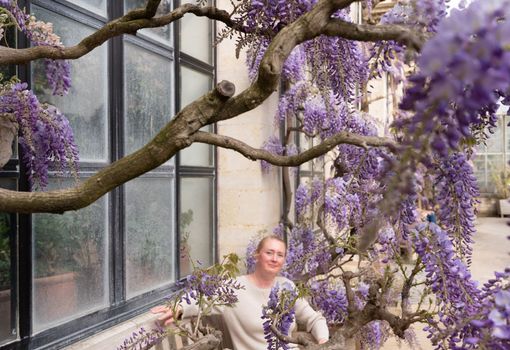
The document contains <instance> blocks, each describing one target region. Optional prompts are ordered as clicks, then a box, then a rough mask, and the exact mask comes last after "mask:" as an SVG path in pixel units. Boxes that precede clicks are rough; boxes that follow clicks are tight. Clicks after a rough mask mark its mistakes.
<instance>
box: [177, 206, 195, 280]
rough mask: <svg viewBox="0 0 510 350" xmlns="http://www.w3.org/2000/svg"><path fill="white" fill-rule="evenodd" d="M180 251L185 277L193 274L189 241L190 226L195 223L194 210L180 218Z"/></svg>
mask: <svg viewBox="0 0 510 350" xmlns="http://www.w3.org/2000/svg"><path fill="white" fill-rule="evenodd" d="M180 219H181V220H180V224H179V227H180V234H181V237H180V240H179V244H180V249H179V259H180V270H181V271H180V275H181V277H182V276H185V275H188V274H190V273H191V255H190V254H191V247H190V245H189V242H188V239H189V236H190V234H191V231H190V225H191V223H192V222H193V210H191V209H188V210H187V211H184V212H182V213H181V217H180Z"/></svg>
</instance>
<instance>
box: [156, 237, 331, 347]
mask: <svg viewBox="0 0 510 350" xmlns="http://www.w3.org/2000/svg"><path fill="white" fill-rule="evenodd" d="M286 250H287V247H286V244H285V242H284V241H283V240H282V239H281V238H279V237H277V236H268V237H265V238H263V239H262V240H261V241H260V242H259V244H258V246H257V249H256V250H255V261H256V264H255V271H254V272H253V273H251V274H249V275H244V276H240V277H238V278H237V280H238V281H239V283H240V284H241V285H243V286H244V289H241V290H239V291H238V294H237V297H238V300H239V301H238V302H237V303H236V304H235V306H234V307H225V308H221V309H220V310H219V311H218V312H221V314H222V315H223V319H224V321H225V324H226V325H227V327H228V331H229V333H230V337H231V338H232V343H233V345H234V349H235V350H265V349H266V348H267V343H266V340H265V339H264V330H263V326H262V324H263V320H262V318H261V316H262V307H263V306H264V305H267V302H268V300H269V293H270V292H271V288H272V287H273V286H274V285H275V284H276V283H278V284H279V285H282V284H284V283H290V284H292V282H291V281H289V280H288V279H286V278H284V277H281V276H278V273H279V272H280V270H281V269H282V267H283V264H284V262H285V254H286ZM181 306H182V317H183V318H186V317H191V316H193V315H196V314H197V311H198V310H197V307H196V305H193V303H192V305H188V304H182V305H181ZM151 311H152V312H153V313H163V315H162V316H160V317H159V318H158V320H159V321H160V322H161V323H163V324H165V325H168V324H171V323H172V322H173V313H172V311H171V310H169V309H168V308H167V307H165V306H157V307H155V308H153V309H152V310H151ZM295 316H296V319H297V320H298V321H299V322H300V323H303V324H304V325H306V330H307V331H308V332H311V333H312V335H313V336H314V338H315V339H316V340H317V342H318V343H319V344H322V343H325V342H326V341H327V340H328V338H329V331H328V327H327V324H326V319H325V318H324V317H323V316H322V315H321V314H320V313H318V312H316V311H314V310H313V309H312V308H311V306H310V305H309V304H308V302H307V301H306V300H304V299H298V300H297V302H296V304H295ZM294 328H295V322H294V325H293V326H292V327H291V331H292V330H293V329H294Z"/></svg>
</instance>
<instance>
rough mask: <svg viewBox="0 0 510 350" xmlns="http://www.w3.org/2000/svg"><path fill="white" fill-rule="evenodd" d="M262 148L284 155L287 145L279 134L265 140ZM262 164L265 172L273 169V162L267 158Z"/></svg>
mask: <svg viewBox="0 0 510 350" xmlns="http://www.w3.org/2000/svg"><path fill="white" fill-rule="evenodd" d="M262 149H264V150H266V151H268V152H270V153H273V154H277V155H283V154H284V152H285V147H284V146H283V145H282V142H281V141H280V139H279V138H278V137H277V136H271V137H270V138H269V140H267V141H265V142H264V144H263V145H262ZM260 165H261V167H262V170H263V171H264V172H269V170H271V164H270V163H268V162H266V161H265V160H263V161H261V162H260Z"/></svg>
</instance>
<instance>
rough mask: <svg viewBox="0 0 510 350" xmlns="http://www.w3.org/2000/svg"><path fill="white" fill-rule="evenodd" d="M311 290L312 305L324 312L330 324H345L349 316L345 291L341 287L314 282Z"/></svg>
mask: <svg viewBox="0 0 510 350" xmlns="http://www.w3.org/2000/svg"><path fill="white" fill-rule="evenodd" d="M310 290H311V297H312V298H311V302H312V304H313V305H314V306H315V308H316V309H318V310H320V311H321V312H322V314H323V315H324V317H325V318H326V320H327V321H328V324H330V325H341V324H343V322H344V321H345V318H346V316H347V297H346V296H345V289H344V288H343V287H340V286H330V285H329V284H328V283H327V282H326V281H323V282H312V283H311V286H310Z"/></svg>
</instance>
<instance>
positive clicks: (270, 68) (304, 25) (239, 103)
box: [213, 0, 409, 122]
mask: <svg viewBox="0 0 510 350" xmlns="http://www.w3.org/2000/svg"><path fill="white" fill-rule="evenodd" d="M356 1H357V0H321V1H319V2H318V3H317V4H316V5H315V7H314V8H313V9H312V10H311V11H310V12H308V13H306V14H304V15H302V16H301V17H300V18H298V19H297V20H296V21H294V22H293V23H291V24H289V25H288V26H287V27H285V28H283V29H282V30H281V31H280V32H279V33H278V34H277V35H276V36H275V37H274V39H273V40H272V42H271V44H270V45H269V47H268V49H267V50H266V52H265V54H264V57H263V58H262V60H261V62H260V65H259V72H258V75H257V79H256V80H255V81H254V82H253V84H252V85H251V86H250V87H248V88H247V89H246V90H244V91H243V92H242V93H240V94H239V95H238V96H236V97H234V98H232V99H231V100H230V101H229V102H228V103H227V104H226V105H225V108H224V109H223V111H222V113H221V114H220V115H218V116H216V117H215V118H214V119H213V121H214V122H218V121H220V120H226V119H230V118H233V117H235V116H237V115H239V114H242V113H244V112H246V111H249V110H251V109H254V108H255V107H257V106H259V105H260V104H261V103H262V102H263V101H264V100H265V99H267V98H268V97H269V96H270V95H271V94H272V93H273V92H274V91H276V90H277V88H278V83H279V80H280V75H281V72H282V69H283V65H284V63H285V61H286V59H287V57H288V56H289V55H290V53H291V52H292V50H293V49H294V48H295V47H296V46H297V45H299V44H301V43H303V42H305V41H307V40H311V39H313V38H316V37H318V36H320V35H322V34H327V35H338V36H342V35H343V31H345V34H346V35H351V36H353V35H355V34H356V31H353V29H352V28H351V27H349V26H344V25H333V24H335V23H336V21H335V20H334V19H332V18H331V16H332V14H333V13H334V12H335V11H337V10H339V9H342V8H346V7H348V6H349V5H350V4H352V3H353V2H356ZM354 28H356V27H354ZM361 30H363V33H364V34H365V35H367V36H370V35H372V39H370V37H369V38H368V39H365V41H369V40H375V41H379V40H384V38H387V40H390V38H391V39H395V40H397V39H398V38H399V37H406V36H407V35H409V30H408V29H406V28H403V27H397V29H395V31H394V32H392V35H391V36H390V35H382V34H380V33H381V31H382V30H381V29H378V28H377V27H376V26H372V27H370V26H365V27H360V28H359V31H361ZM388 30H389V29H388ZM334 32H336V34H333V33H334ZM383 32H384V31H383ZM358 36H359V37H362V36H360V35H359V34H358Z"/></svg>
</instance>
